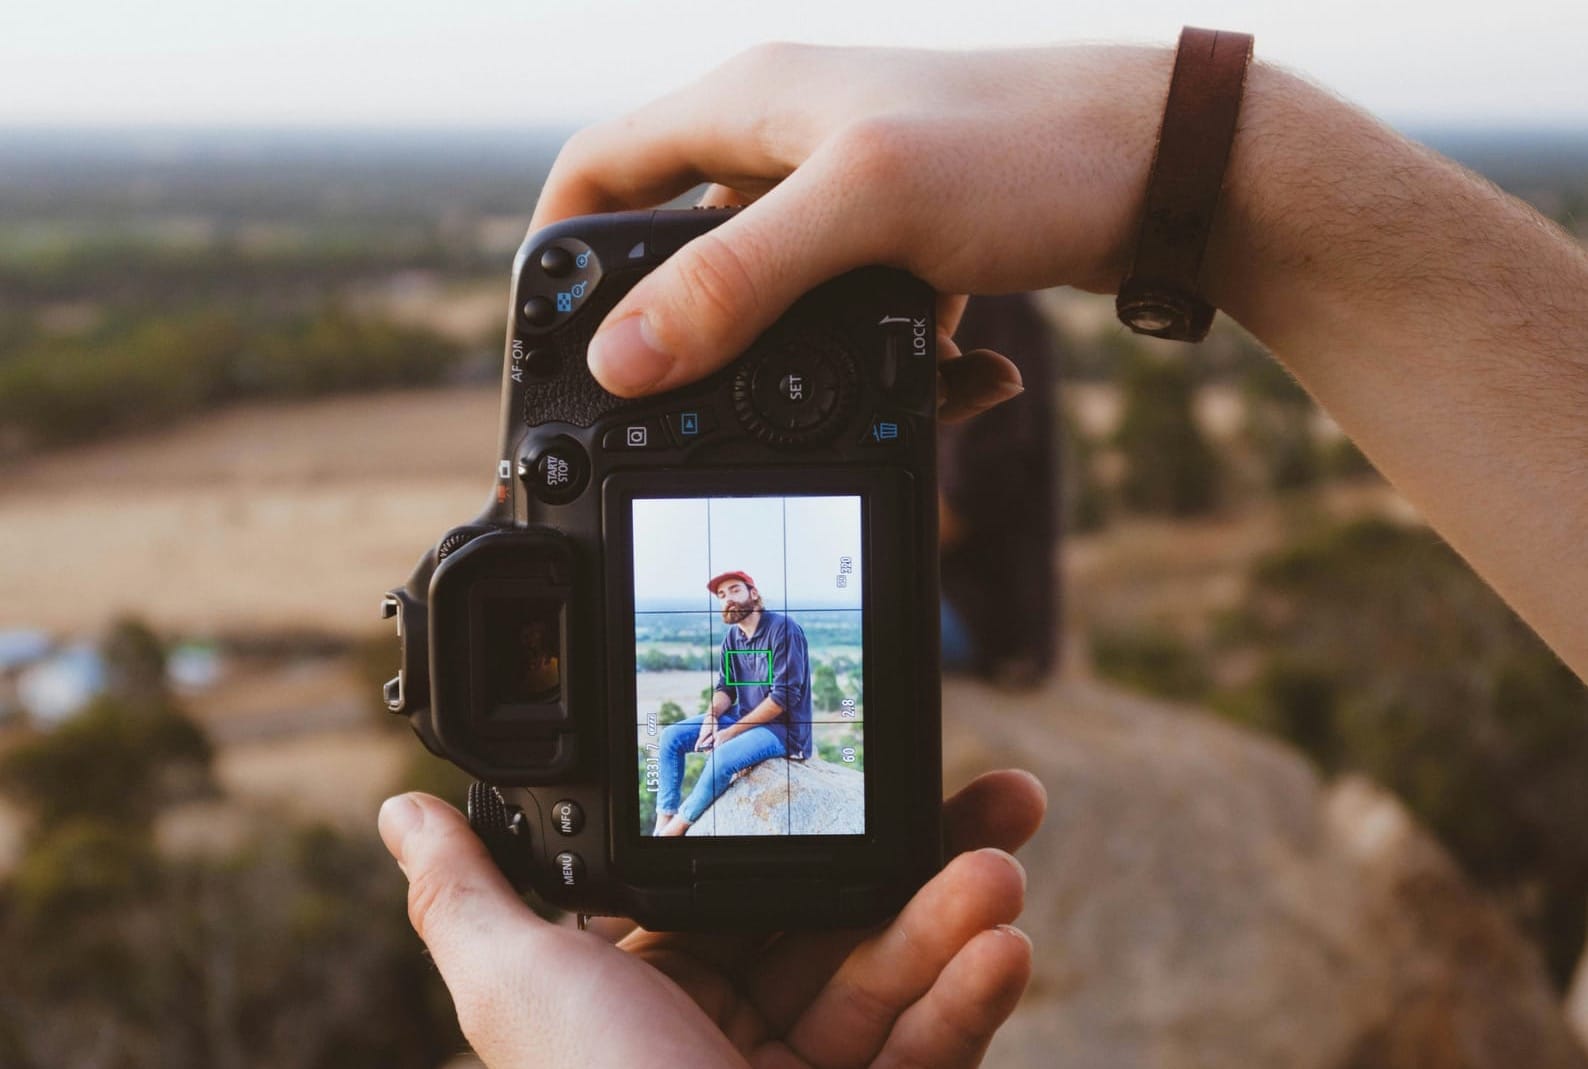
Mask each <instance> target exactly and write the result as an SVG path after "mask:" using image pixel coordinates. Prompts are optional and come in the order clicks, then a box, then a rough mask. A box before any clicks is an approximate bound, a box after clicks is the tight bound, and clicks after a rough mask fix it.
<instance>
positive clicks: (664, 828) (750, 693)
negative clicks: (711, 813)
mask: <svg viewBox="0 0 1588 1069" xmlns="http://www.w3.org/2000/svg"><path fill="white" fill-rule="evenodd" d="M706 589H707V590H710V591H711V593H712V594H713V595H714V596H715V597H716V598H717V600H718V601H719V602H720V603H721V605H722V621H723V623H725V624H728V625H729V627H728V631H727V633H726V634H725V635H723V637H722V650H721V653H720V656H719V658H718V663H717V687H716V689H715V690H714V691H713V692H712V695H711V710H710V711H709V712H707V713H706V714H704V715H703V716H696V717H691V718H690V719H688V720H684V721H681V722H679V723H677V724H673V725H671V726H669V727H668V728H667V729H666V730H665V731H663V732H662V741H661V748H660V755H659V756H660V762H661V784H660V790H659V791H658V795H657V799H656V834H657V835H682V834H684V832H686V831H688V830H689V826H690V825H691V824H693V823H694V822H695V821H697V820H699V819H700V816H701V814H702V813H704V812H705V811H706V810H707V808H709V807H710V805H711V803H712V802H715V801H716V800H717V798H718V797H719V796H721V794H722V792H723V791H725V790H727V789H728V784H729V783H731V782H732V781H733V778H734V777H735V776H736V775H738V774H739V773H741V772H744V771H747V770H748V769H750V768H752V767H753V766H755V765H757V764H760V763H761V762H762V761H765V760H767V759H769V758H773V757H787V758H789V759H790V760H794V761H803V760H805V758H807V757H809V756H810V753H811V669H810V658H809V656H808V652H807V649H806V645H805V632H804V631H803V630H801V629H800V625H799V624H797V623H795V622H794V621H793V620H792V619H790V618H789V617H788V616H787V615H785V614H783V613H780V612H773V611H772V610H770V609H767V608H765V607H764V606H763V604H762V601H761V592H760V591H758V590H757V589H756V588H755V580H754V579H751V578H750V576H748V575H746V574H745V573H744V572H724V573H723V574H721V575H719V576H717V577H716V578H714V579H712V580H711V582H709V583H707V584H706ZM691 750H696V751H703V752H707V753H709V754H710V756H709V757H708V759H707V761H706V769H705V771H704V772H702V773H701V775H700V779H699V780H698V781H697V782H696V783H695V788H694V790H692V791H690V793H689V797H688V798H686V799H684V801H683V804H682V805H680V804H679V795H680V794H681V793H682V784H683V780H684V755H685V754H686V753H688V752H689V751H691Z"/></svg>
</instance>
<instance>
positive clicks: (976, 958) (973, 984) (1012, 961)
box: [871, 925, 1031, 1069]
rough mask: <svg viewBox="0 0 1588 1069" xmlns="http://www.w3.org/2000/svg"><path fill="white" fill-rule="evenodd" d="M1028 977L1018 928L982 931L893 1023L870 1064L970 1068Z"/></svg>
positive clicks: (1027, 948)
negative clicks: (929, 987) (927, 989)
mask: <svg viewBox="0 0 1588 1069" xmlns="http://www.w3.org/2000/svg"><path fill="white" fill-rule="evenodd" d="M1030 980H1031V940H1029V939H1028V938H1026V935H1025V933H1024V932H1022V931H1020V929H1018V928H1012V927H1009V926H1007V925H1006V926H1003V927H999V928H994V929H992V930H990V931H985V932H982V933H981V934H980V935H978V936H976V938H974V939H972V940H971V941H970V942H969V943H967V944H966V945H965V949H963V950H961V951H960V952H959V953H958V954H956V955H954V960H953V961H951V962H949V963H948V968H946V969H944V970H943V975H942V976H939V977H938V978H937V982H936V983H935V984H933V985H932V989H931V990H930V991H928V992H927V993H926V995H925V996H924V997H923V998H922V999H921V1000H920V1001H919V1002H917V1003H916V1004H915V1005H913V1006H911V1007H910V1008H909V1009H908V1010H905V1011H904V1014H903V1015H902V1016H901V1017H900V1018H899V1021H898V1023H897V1024H895V1025H894V1026H893V1031H892V1033H890V1034H889V1036H888V1040H887V1042H886V1043H885V1044H883V1047H882V1053H881V1054H879V1055H878V1056H877V1060H876V1061H874V1062H872V1063H871V1064H872V1069H905V1067H929V1069H973V1067H974V1066H977V1065H980V1064H981V1060H982V1056H983V1055H985V1054H986V1053H987V1044H988V1043H989V1042H991V1041H992V1037H993V1033H994V1032H996V1031H997V1030H998V1026H999V1025H1001V1024H1003V1023H1004V1021H1005V1020H1007V1019H1008V1017H1009V1015H1010V1014H1011V1013H1013V1012H1014V1009H1015V1006H1016V1005H1018V1004H1019V1002H1020V996H1021V994H1022V993H1024V991H1025V989H1026V984H1027V983H1029V982H1030Z"/></svg>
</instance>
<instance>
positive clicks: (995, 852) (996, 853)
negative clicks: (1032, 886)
mask: <svg viewBox="0 0 1588 1069" xmlns="http://www.w3.org/2000/svg"><path fill="white" fill-rule="evenodd" d="M981 852H982V853H984V854H990V855H992V856H993V857H999V858H1002V859H1003V860H1005V861H1007V862H1008V863H1009V864H1010V865H1012V866H1013V867H1014V870H1015V871H1016V872H1018V873H1019V874H1020V889H1021V890H1022V891H1024V890H1025V888H1026V867H1025V866H1024V865H1022V864H1021V863H1020V862H1019V861H1017V860H1016V859H1015V855H1013V854H1011V853H1010V852H1009V851H1007V850H1000V849H998V848H997V847H996V846H984V847H982V848H981Z"/></svg>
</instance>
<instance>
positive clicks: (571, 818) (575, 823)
mask: <svg viewBox="0 0 1588 1069" xmlns="http://www.w3.org/2000/svg"><path fill="white" fill-rule="evenodd" d="M551 826H552V827H553V828H555V829H556V830H557V834H558V835H578V834H579V833H580V832H581V831H584V809H583V808H581V807H580V805H579V803H578V802H576V801H574V800H573V799H572V798H564V799H563V800H562V801H560V802H558V803H557V804H556V805H554V806H552V807H551Z"/></svg>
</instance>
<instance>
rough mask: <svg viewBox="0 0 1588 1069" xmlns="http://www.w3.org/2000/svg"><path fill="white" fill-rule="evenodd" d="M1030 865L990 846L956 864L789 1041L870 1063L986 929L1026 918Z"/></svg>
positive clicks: (826, 1056)
mask: <svg viewBox="0 0 1588 1069" xmlns="http://www.w3.org/2000/svg"><path fill="white" fill-rule="evenodd" d="M1025 886H1026V879H1025V870H1024V869H1022V868H1021V867H1020V863H1019V862H1018V861H1016V860H1015V859H1014V857H1013V856H1012V855H1010V854H1006V853H1004V852H1003V851H1002V850H997V849H993V848H988V849H984V850H977V851H974V852H972V853H969V854H961V855H960V856H959V857H957V858H955V859H954V860H953V861H951V862H949V864H948V867H946V868H945V869H944V870H943V871H942V872H940V873H939V874H938V875H937V876H936V877H934V878H933V879H932V880H931V881H930V882H929V883H928V884H927V885H926V886H925V887H923V888H921V890H920V892H919V893H918V894H917V895H916V896H915V897H914V898H913V899H911V900H910V903H909V905H907V906H905V907H904V911H903V912H902V913H900V914H899V915H898V916H897V917H896V918H894V920H893V922H892V923H891V924H889V925H888V926H887V927H886V928H884V929H883V930H882V931H880V932H878V933H877V934H876V935H873V936H871V937H869V938H868V939H867V940H866V941H865V942H863V943H862V944H860V946H859V947H857V948H856V949H855V952H854V953H853V954H851V955H850V956H849V958H848V960H846V961H845V962H844V963H843V965H842V966H840V967H839V969H838V971H837V973H835V974H834V975H833V978H832V979H831V980H830V981H828V983H827V984H826V986H825V987H823V988H822V989H821V991H820V992H819V993H818V994H817V995H816V997H815V999H813V1000H812V1001H811V1004H810V1005H809V1006H808V1007H807V1008H806V1009H805V1012H804V1013H802V1014H801V1015H800V1016H799V1018H798V1019H797V1020H796V1021H795V1022H794V1024H793V1026H792V1027H791V1028H790V1029H789V1030H788V1033H787V1034H786V1035H785V1037H784V1040H783V1042H784V1043H785V1045H787V1046H788V1048H789V1049H790V1050H791V1051H793V1052H794V1053H795V1054H796V1055H798V1056H799V1057H801V1058H804V1059H805V1060H806V1061H808V1062H810V1063H812V1064H814V1065H824V1066H825V1065H833V1066H838V1065H866V1064H869V1063H870V1061H871V1059H872V1058H874V1057H875V1056H876V1054H877V1051H878V1050H880V1049H881V1048H882V1045H883V1042H884V1041H885V1040H886V1039H887V1037H888V1034H889V1033H890V1032H891V1031H892V1029H893V1025H894V1022H895V1021H896V1020H898V1018H899V1015H900V1014H902V1013H903V1012H904V1011H905V1010H906V1009H908V1008H909V1007H910V1006H911V1005H912V1004H913V1003H914V1002H915V1001H916V1000H917V999H919V998H921V997H922V996H923V995H925V994H926V993H927V991H929V990H930V989H931V987H932V985H933V984H934V983H935V982H936V980H937V978H938V976H939V974H941V973H942V972H943V970H944V968H945V967H946V966H947V965H948V963H949V962H950V961H952V960H953V959H954V957H955V955H957V954H958V953H959V952H960V950H961V949H962V948H963V947H964V946H965V945H966V944H967V943H969V942H970V941H971V940H972V939H974V938H975V937H976V936H977V935H979V934H980V933H982V932H984V931H987V930H988V929H990V928H994V927H997V926H998V925H1000V924H1008V923H1009V922H1011V921H1013V920H1014V919H1015V917H1017V916H1019V914H1020V908H1021V905H1022V904H1023V902H1024V897H1025Z"/></svg>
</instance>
